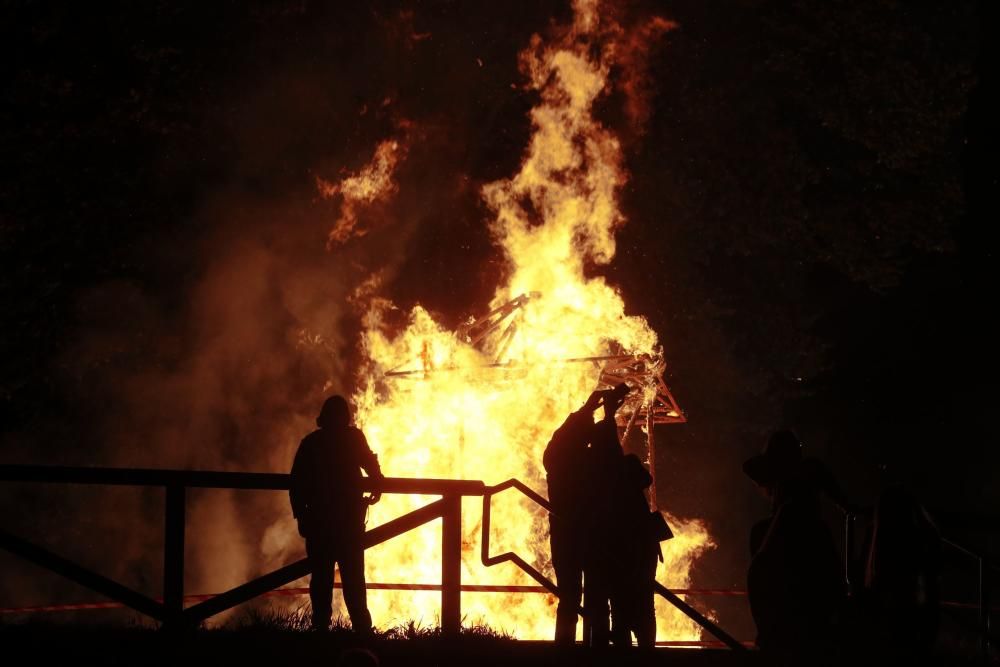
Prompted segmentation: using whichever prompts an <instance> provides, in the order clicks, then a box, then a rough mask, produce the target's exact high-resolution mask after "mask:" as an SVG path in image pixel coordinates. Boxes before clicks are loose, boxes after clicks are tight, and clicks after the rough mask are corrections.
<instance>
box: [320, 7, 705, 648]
mask: <svg viewBox="0 0 1000 667" xmlns="http://www.w3.org/2000/svg"><path fill="white" fill-rule="evenodd" d="M574 10H575V17H574V21H573V23H572V24H571V25H569V26H566V27H564V28H563V29H562V30H561V31H560V33H559V34H557V35H556V36H555V38H554V39H553V40H551V43H546V42H545V41H543V40H542V38H541V37H539V36H537V35H536V36H535V37H533V38H532V41H531V44H530V46H529V48H528V49H526V50H525V51H524V52H523V53H522V54H521V67H522V71H523V72H524V73H525V75H526V76H527V79H528V85H529V86H530V87H531V88H532V89H534V90H535V91H537V92H538V94H539V96H540V102H539V104H538V105H537V106H536V107H535V108H534V109H533V110H532V112H531V120H532V124H533V133H532V136H531V140H530V144H529V146H528V147H527V150H526V154H525V156H524V159H523V162H522V165H521V169H520V171H519V172H518V173H517V174H516V175H514V176H513V177H512V178H510V179H505V180H500V181H496V182H493V183H489V184H487V185H486V186H485V187H484V188H483V190H482V197H483V199H484V201H485V202H486V204H487V205H488V206H489V208H490V209H491V210H492V212H493V217H492V220H491V221H490V228H491V231H492V233H493V235H494V238H495V240H496V242H497V245H498V246H499V247H500V248H501V249H502V250H503V252H504V254H505V257H506V259H507V262H508V267H509V271H508V275H507V276H506V278H505V280H504V281H503V283H502V284H501V285H500V286H499V287H498V289H497V290H496V293H495V295H494V297H493V300H492V302H491V304H490V307H491V308H500V307H502V306H504V304H507V303H509V302H510V301H511V300H512V299H515V298H517V297H520V296H521V295H525V297H524V298H523V299H522V300H521V301H519V302H518V303H519V304H521V305H520V307H518V308H517V309H515V311H512V313H511V317H510V319H509V322H513V323H514V326H515V327H516V330H515V329H512V330H511V331H510V333H503V332H502V331H501V330H500V329H498V330H497V331H495V332H493V333H492V334H491V335H488V336H485V337H483V338H481V339H480V340H473V339H472V337H471V335H470V334H469V332H468V330H465V331H464V332H462V333H459V334H456V333H454V332H452V331H449V330H447V329H446V328H445V327H443V326H442V325H441V324H440V323H439V322H437V321H436V320H435V319H434V318H433V317H432V315H431V314H430V313H429V312H427V311H426V310H425V309H424V308H423V307H421V306H419V305H418V306H416V307H414V308H413V310H412V311H411V312H410V314H409V320H408V323H407V326H406V327H405V330H403V331H402V332H401V333H399V334H397V335H391V334H390V333H389V332H388V327H387V326H386V325H385V323H384V318H383V313H384V312H385V310H386V309H388V308H389V307H391V304H389V303H388V302H387V301H385V300H384V299H377V300H373V301H372V305H371V307H370V309H369V311H368V313H367V314H366V317H365V322H366V326H367V330H366V331H365V333H364V335H363V340H362V345H363V350H364V353H365V355H366V357H367V360H368V361H367V366H366V372H365V374H364V377H363V378H362V386H361V387H360V389H359V390H358V392H357V393H356V395H355V396H354V402H355V405H356V410H357V414H356V420H357V422H358V424H359V425H360V426H361V427H362V428H363V429H364V431H365V433H366V434H367V436H368V440H369V442H370V443H371V445H372V448H373V449H374V450H375V451H376V452H377V453H378V454H379V456H380V458H381V461H382V463H383V468H384V471H385V472H386V474H388V475H392V476H411V477H450V478H465V479H481V480H484V481H485V482H486V483H487V484H495V483H498V482H501V481H504V480H506V479H508V478H511V477H516V478H519V479H521V480H522V481H524V482H525V483H527V484H528V485H529V486H532V487H533V488H535V489H538V490H540V491H543V492H544V489H545V479H544V471H543V470H542V468H541V457H542V451H543V449H544V447H545V445H546V443H547V442H548V439H549V437H550V436H551V434H552V432H553V431H554V430H555V429H556V428H557V427H558V426H559V424H560V423H561V422H562V420H563V419H565V417H566V415H567V414H568V413H569V412H571V411H573V410H575V409H577V408H578V407H579V406H580V405H581V404H582V403H583V401H584V400H585V399H586V397H587V395H589V393H590V392H591V391H592V390H593V389H594V388H595V386H596V384H597V380H598V376H599V373H600V367H599V366H598V365H596V364H594V363H567V362H565V360H566V359H572V358H579V357H591V356H601V355H607V354H609V353H616V354H617V353H622V352H624V353H628V354H649V355H658V354H659V348H658V346H657V336H656V334H655V332H654V331H653V330H652V329H651V328H650V327H649V325H648V324H647V322H646V320H645V319H643V318H642V317H637V316H632V315H626V314H625V304H624V302H623V300H622V297H621V295H620V294H619V293H618V291H616V290H615V289H614V288H613V287H612V286H610V285H608V284H607V282H606V281H605V280H604V279H603V278H601V277H587V276H586V275H585V268H586V267H587V265H588V264H606V263H608V262H610V261H611V259H612V258H613V257H614V254H615V240H614V232H615V230H616V229H617V228H618V227H619V226H620V225H621V224H623V222H624V218H623V216H622V214H621V212H620V211H619V208H618V204H617V199H616V197H617V191H618V190H619V189H620V188H621V187H622V185H623V184H624V183H625V181H626V178H627V176H626V173H625V170H624V167H623V164H622V150H621V146H620V142H619V140H618V139H617V138H616V136H615V134H614V133H613V132H611V131H610V130H609V129H608V128H606V127H604V126H603V125H602V124H601V123H600V122H599V121H598V120H597V119H596V118H595V117H594V114H593V107H594V104H595V102H596V101H597V100H598V99H600V98H601V96H602V95H604V94H606V92H607V90H608V85H609V84H608V76H609V72H610V71H611V68H612V66H613V65H614V64H615V63H617V62H620V61H621V57H622V49H623V48H624V46H623V44H622V43H620V41H619V40H616V39H615V37H616V36H618V37H621V36H622V35H623V34H624V31H623V30H622V29H621V27H620V26H618V25H617V24H615V23H613V22H611V23H609V22H607V21H604V23H603V24H602V20H603V19H602V17H601V16H600V14H599V12H598V5H597V3H596V2H595V1H594V0H581V1H578V2H576V3H575V5H574ZM657 20H658V21H662V19H657ZM657 25H662V24H660V23H658V24H657ZM625 45H627V42H626V44H625ZM384 146H385V145H384V144H383V146H380V150H379V151H377V152H376V157H377V156H379V155H382V156H383V158H382V160H381V161H380V160H379V159H376V160H375V161H374V162H373V164H376V163H378V164H380V165H382V167H380V168H378V169H371V170H368V169H367V168H366V170H362V172H361V173H359V174H358V175H357V176H356V177H353V178H355V179H357V180H354V181H352V183H353V185H351V186H347V185H346V183H347V181H344V182H342V183H341V185H340V187H339V188H338V190H337V191H338V192H341V193H342V194H344V196H345V202H346V201H348V199H347V197H348V194H347V193H348V192H359V193H368V192H373V190H369V189H367V186H365V185H363V182H366V180H367V179H368V178H369V177H370V176H372V175H373V174H375V173H379V174H383V175H384V174H385V173H386V171H387V170H391V169H386V167H387V165H389V164H390V159H389V156H391V155H394V154H395V153H394V152H393V150H394V149H393V150H390V149H388V148H384ZM348 180H350V179H348ZM376 180H377V179H376ZM383 182H384V181H383ZM352 196H353V195H352ZM363 196H367V195H363ZM361 198H362V196H361V195H359V200H361ZM338 227H339V223H338ZM336 229H337V228H335V230H336ZM350 229H353V227H350V228H349V230H350ZM349 230H348V231H349ZM333 238H334V235H333V233H331V239H333ZM338 238H339V237H338ZM501 329H502V327H501ZM394 369H396V370H399V369H403V370H405V371H411V372H410V373H409V374H405V375H395V376H392V377H388V378H387V377H386V375H385V373H386V372H388V371H391V370H394ZM651 391H655V390H654V389H653V388H647V394H648V393H649V392H651ZM649 399H651V395H649V396H647V400H649ZM640 425H641V424H640ZM430 500H431V499H430V498H413V497H406V496H391V495H390V496H385V497H383V500H382V502H381V503H380V504H378V505H376V506H374V507H373V508H372V510H371V517H370V522H369V523H370V525H378V524H380V523H383V522H384V521H387V520H390V519H392V518H394V517H396V516H398V515H400V514H403V513H405V512H407V511H410V510H412V509H415V508H416V507H419V506H421V505H423V504H426V503H427V502H429V501H430ZM492 507H493V522H492V530H493V533H492V535H491V544H492V551H493V552H494V553H497V552H499V551H508V550H511V551H515V552H517V553H519V554H521V555H522V556H523V557H525V558H526V559H527V560H528V561H529V562H534V563H535V565H536V566H537V567H538V568H539V569H541V570H542V571H543V572H545V573H546V574H547V575H548V576H549V577H550V578H554V575H553V573H552V570H551V563H550V560H549V546H548V528H547V521H546V516H545V513H544V511H540V509H539V508H538V507H537V506H534V505H533V504H531V503H530V502H528V501H526V499H524V498H523V497H520V496H519V495H517V494H516V493H507V494H501V495H500V496H498V497H496V498H495V499H494V502H493V506H492ZM670 521H671V524H672V527H673V528H674V531H675V533H676V537H675V538H674V539H673V540H672V541H670V542H668V543H666V544H665V545H664V547H665V548H664V552H665V553H664V556H665V559H664V560H665V562H664V564H662V565H661V566H660V570H659V572H658V579H659V581H661V582H663V583H665V584H666V585H668V586H675V587H676V586H687V585H689V572H690V568H691V565H692V563H693V562H694V560H695V559H696V558H697V557H698V556H699V555H700V554H701V553H702V552H703V551H704V550H706V549H709V548H711V547H712V546H714V545H713V544H712V542H711V538H710V537H709V535H708V532H707V530H706V528H705V526H704V525H703V524H702V523H700V522H698V521H697V520H692V521H681V520H678V519H677V518H675V517H670ZM463 522H464V526H463V573H462V576H463V583H466V584H531V583H534V582H532V581H531V580H530V579H528V578H527V577H526V576H525V575H524V574H523V573H521V572H520V570H517V569H516V568H514V567H513V566H512V565H510V564H504V565H501V566H497V567H494V568H490V569H487V568H484V567H483V566H482V565H481V564H480V562H479V560H478V555H479V541H480V539H479V533H480V530H481V509H480V507H479V500H478V499H467V500H466V504H465V505H464V507H463ZM439 531H440V528H439V524H438V523H436V522H435V523H432V524H429V525H427V526H424V527H423V528H421V529H419V530H416V531H412V532H411V533H408V534H406V535H404V536H402V537H400V538H397V539H395V540H391V541H389V542H387V543H385V544H383V545H380V546H378V547H375V548H374V549H372V550H370V551H369V554H368V558H367V576H368V578H369V581H373V582H384V583H390V582H412V583H429V584H433V583H438V582H439V581H440V576H441V569H440V558H441V553H440V549H441V546H440V545H441V541H440V532H439ZM659 602H662V601H658V604H659ZM369 603H370V606H371V609H372V613H373V617H374V620H375V623H376V624H377V625H385V624H393V623H398V622H402V621H406V620H410V619H414V620H417V621H418V622H427V623H433V622H434V620H435V618H437V616H438V614H439V609H440V595H439V594H438V593H434V592H418V593H411V592H406V593H391V592H383V591H371V592H370V593H369ZM462 608H463V614H464V615H465V622H466V623H470V622H473V623H474V622H477V621H480V620H481V621H483V622H486V623H488V624H489V625H490V626H492V627H494V628H497V629H503V630H506V631H509V632H511V633H513V634H515V636H517V637H521V638H551V636H552V632H553V628H554V616H555V600H554V599H553V598H552V597H551V596H548V595H508V594H498V593H463V595H462ZM657 616H658V624H659V628H658V636H659V638H660V639H667V638H669V639H697V638H699V637H700V629H699V628H698V627H697V626H696V625H694V624H693V623H692V622H691V621H689V620H688V619H687V618H686V617H684V616H683V615H681V614H680V613H679V612H677V611H676V610H674V609H673V608H670V607H668V606H665V605H663V606H659V607H658V613H657Z"/></svg>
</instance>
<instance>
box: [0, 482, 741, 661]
mask: <svg viewBox="0 0 1000 667" xmlns="http://www.w3.org/2000/svg"><path fill="white" fill-rule="evenodd" d="M0 482H31V483H42V484H95V485H112V486H139V487H161V488H163V489H164V493H165V510H164V554H163V559H164V567H163V596H162V598H160V599H154V598H151V597H149V596H146V595H143V594H142V593H139V592H137V591H135V590H132V589H131V588H128V587H127V586H125V585H123V584H121V583H119V582H117V581H114V580H112V579H110V578H108V577H105V576H103V575H101V574H98V573H96V572H93V571H92V570H89V569H87V568H85V567H83V566H81V565H79V564H77V563H74V562H72V561H70V560H69V559H67V558H64V557H62V556H60V555H58V554H55V553H53V552H51V551H49V550H47V549H45V548H43V547H41V546H38V545H36V544H33V543H31V542H29V541H27V540H25V539H22V538H20V537H17V536H15V535H13V534H11V533H9V532H6V531H4V530H2V529H0V549H5V550H6V551H8V552H10V553H13V554H15V555H17V556H19V557H21V558H23V559H25V560H27V561H29V562H32V563H34V564H36V565H39V566H41V567H43V568H46V569H48V570H50V571H52V572H55V573H57V574H60V575H62V576H63V577H66V578H67V579H69V580H71V581H74V582H76V583H78V584H80V585H82V586H84V587H85V588H89V589H90V590H92V591H95V592H97V593H100V594H102V595H104V596H106V597H108V598H111V599H112V600H115V601H117V602H119V603H121V604H123V605H125V606H127V607H129V608H131V609H134V610H136V611H138V612H140V613H142V614H144V615H146V616H149V617H151V618H153V619H155V620H157V621H160V622H161V623H163V624H164V626H167V627H177V626H191V625H196V624H198V623H200V622H202V621H204V620H206V619H208V618H210V617H212V616H214V615H216V614H219V613H221V612H223V611H226V610H227V609H230V608H232V607H235V606H236V605H239V604H242V603H245V602H248V601H250V600H252V599H253V598H255V597H258V596H261V595H264V594H267V593H269V592H271V591H274V590H275V589H279V588H280V587H282V586H286V585H288V584H290V583H292V582H293V581H296V580H297V579H301V578H302V577H304V576H306V575H308V574H309V564H308V561H307V560H306V559H304V558H303V559H301V560H298V561H296V562H294V563H290V564H288V565H285V566H284V567H281V568H278V569H277V570H274V571H272V572H269V573H267V574H264V575H262V576H259V577H257V578H255V579H253V580H251V581H248V582H246V583H244V584H241V585H239V586H236V587H234V588H232V589H230V590H228V591H224V592H222V593H219V594H216V595H211V596H198V597H199V600H198V601H197V602H196V603H195V604H193V605H191V606H188V607H185V606H184V602H185V599H186V597H185V594H184V542H185V524H186V505H187V502H186V495H187V489H189V488H202V489H250V490H265V491H266V490H272V491H287V490H288V488H289V482H290V476H289V475H287V474H282V473H241V472H214V471H196V470H156V469H134V468H73V467H62V466H30V465H9V464H0ZM374 487H375V484H374V482H372V481H371V480H369V479H367V478H365V479H364V482H363V488H364V490H365V491H373V490H376V489H375V488H374ZM507 489H516V490H518V491H520V492H521V493H522V494H524V495H525V496H527V497H528V498H530V499H531V500H532V501H534V502H535V503H536V504H538V505H539V506H540V507H542V508H543V509H546V510H549V511H551V505H549V502H548V500H546V499H545V498H544V497H542V496H541V495H539V494H538V493H536V492H535V491H533V490H532V489H531V488H529V487H528V486H526V485H525V484H523V483H522V482H520V481H519V480H517V479H510V480H507V481H506V482H503V483H501V484H497V485H495V486H490V487H487V486H486V485H485V484H484V483H483V482H482V481H478V480H456V479H417V478H404V477H387V478H384V479H382V480H381V482H379V483H378V488H377V490H378V491H379V492H381V493H388V494H407V495H432V496H441V498H440V499H439V500H436V501H433V502H431V503H429V504H427V505H425V506H423V507H420V508H418V509H416V510H413V511H411V512H408V513H407V514H404V515H402V516H399V517H397V518H395V519H392V520H391V521H388V522H386V523H384V524H382V525H379V526H376V527H374V528H371V529H369V530H367V531H366V532H365V533H364V537H363V545H364V547H365V548H366V549H367V548H370V547H373V546H375V545H377V544H381V543H382V542H385V541H387V540H390V539H392V538H394V537H397V536H399V535H402V534H403V533H406V532H408V531H410V530H413V529H414V528H417V527H419V526H422V525H424V524H426V523H429V522H430V521H434V520H436V519H438V518H440V519H441V520H442V530H441V547H442V549H441V584H440V586H437V585H433V584H427V585H425V586H426V587H427V589H428V590H431V589H433V590H438V589H439V590H440V591H441V630H442V633H443V634H445V635H455V634H457V633H458V632H459V630H460V627H461V619H462V611H461V593H462V591H463V590H464V591H470V592H471V591H473V590H477V591H478V590H480V589H481V590H483V591H486V590H488V589H489V590H492V589H493V588H496V589H497V590H501V589H504V590H506V589H512V588H516V587H487V586H463V585H462V498H463V497H465V496H481V497H482V498H483V520H482V552H481V558H482V562H483V565H484V566H486V567H492V566H494V565H499V564H501V563H506V562H510V563H513V564H514V565H515V566H517V567H518V568H519V569H521V570H522V571H523V572H525V573H526V574H528V576H530V577H531V578H532V579H534V580H535V581H536V582H538V584H539V585H540V586H542V587H544V588H545V589H546V590H547V591H548V592H550V593H551V594H552V595H555V596H556V597H558V596H559V590H558V588H557V587H556V585H555V584H554V583H553V582H552V581H550V580H549V579H548V578H547V577H545V575H543V574H542V573H541V572H539V571H538V570H537V569H535V568H534V567H533V566H532V565H530V564H529V563H528V562H527V561H525V560H524V559H523V558H521V557H520V556H519V555H517V554H516V553H513V552H506V553H502V554H498V555H496V556H491V555H490V553H489V539H490V523H491V522H490V519H491V502H490V501H491V500H492V497H493V496H494V495H496V494H498V493H501V492H503V491H505V490H507ZM378 586H380V585H379V584H369V587H372V588H377V587H378ZM409 586H411V587H414V589H416V588H417V585H414V584H411V585H409ZM524 588H527V587H524ZM512 592H529V591H512ZM656 593H658V594H659V595H661V596H662V597H664V598H665V599H666V600H667V601H668V602H670V603H671V604H672V605H674V606H675V607H676V608H678V609H679V610H680V611H681V612H682V613H684V614H685V615H686V616H688V618H690V619H691V620H693V621H694V622H695V623H697V624H698V625H699V626H701V627H702V628H704V629H705V630H706V631H707V632H709V633H710V634H712V635H713V636H714V637H716V638H717V639H718V640H719V641H720V642H722V644H724V645H725V646H728V647H729V648H731V649H734V650H740V651H741V650H745V647H744V645H743V644H742V643H741V642H739V641H737V640H736V639H734V638H733V637H732V636H730V635H729V634H728V633H726V632H725V631H724V630H722V629H721V628H720V627H719V626H718V625H716V624H715V623H713V622H712V621H710V620H709V619H707V618H706V617H705V616H704V615H702V614H701V613H699V612H698V611H697V610H696V609H694V608H693V607H691V606H690V605H689V604H687V603H686V602H685V601H684V600H682V599H681V598H680V597H678V596H677V595H676V594H675V593H674V592H672V591H670V590H669V589H667V588H666V587H664V586H662V585H661V584H659V583H657V584H656ZM188 598H190V596H188ZM579 611H580V613H583V609H580V610H579Z"/></svg>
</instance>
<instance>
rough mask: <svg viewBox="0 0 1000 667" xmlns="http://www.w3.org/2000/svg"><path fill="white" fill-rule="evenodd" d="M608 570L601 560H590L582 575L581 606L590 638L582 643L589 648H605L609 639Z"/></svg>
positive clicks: (609, 594) (604, 562) (609, 596)
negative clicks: (587, 624) (583, 608)
mask: <svg viewBox="0 0 1000 667" xmlns="http://www.w3.org/2000/svg"><path fill="white" fill-rule="evenodd" d="M609 571H610V568H609V564H608V563H607V562H606V561H605V559H603V558H592V559H590V560H589V562H588V564H587V568H586V571H585V573H584V581H583V583H584V588H583V604H584V607H585V609H586V610H587V617H588V620H589V621H590V637H589V642H588V641H587V639H588V638H586V637H585V638H584V643H585V644H588V643H589V645H590V646H595V647H601V646H607V645H608V640H609V639H610V638H611V629H610V627H609V625H610V624H609V618H608V614H609V612H610V610H609V608H608V602H609V600H610V598H611V591H610V576H609V574H610V572H609Z"/></svg>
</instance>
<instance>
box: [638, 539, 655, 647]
mask: <svg viewBox="0 0 1000 667" xmlns="http://www.w3.org/2000/svg"><path fill="white" fill-rule="evenodd" d="M643 559H644V562H643V563H642V564H641V566H640V569H639V577H640V579H639V586H638V589H637V590H636V599H635V611H636V617H635V638H636V640H638V643H639V646H641V647H644V648H653V647H654V646H656V607H655V601H654V599H653V596H654V593H653V583H654V582H655V581H656V563H657V552H654V551H653V550H652V549H650V550H649V553H648V554H643Z"/></svg>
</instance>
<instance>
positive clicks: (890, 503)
mask: <svg viewBox="0 0 1000 667" xmlns="http://www.w3.org/2000/svg"><path fill="white" fill-rule="evenodd" d="M873 519H874V520H873V523H872V534H871V544H870V547H869V550H868V558H867V562H866V566H865V591H864V593H865V598H866V602H867V605H868V608H869V610H870V612H871V621H873V623H872V626H873V627H872V628H871V629H872V631H873V635H874V637H873V639H874V640H875V646H874V647H873V648H874V649H875V650H876V656H873V657H877V658H878V659H879V660H880V661H883V662H886V664H888V662H889V661H892V662H898V663H900V664H902V663H903V662H906V661H910V660H914V659H917V658H919V657H920V656H922V655H926V653H927V652H928V651H929V650H930V649H931V646H932V645H933V643H934V640H935V638H936V637H937V629H938V620H939V618H938V616H939V612H940V606H939V605H940V600H939V595H938V569H939V559H940V549H941V537H940V535H939V533H938V530H937V527H936V526H935V525H934V522H933V521H932V520H931V518H930V517H929V516H928V515H927V512H926V511H925V510H924V508H923V507H922V506H921V505H920V503H918V502H917V501H916V499H915V498H914V497H913V496H912V495H911V494H910V493H909V492H908V491H907V490H906V489H905V488H903V487H902V486H901V485H898V484H897V485H892V486H889V487H888V488H886V489H885V490H884V491H883V492H882V493H881V494H880V495H879V498H878V501H877V503H876V505H875V512H874V517H873Z"/></svg>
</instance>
